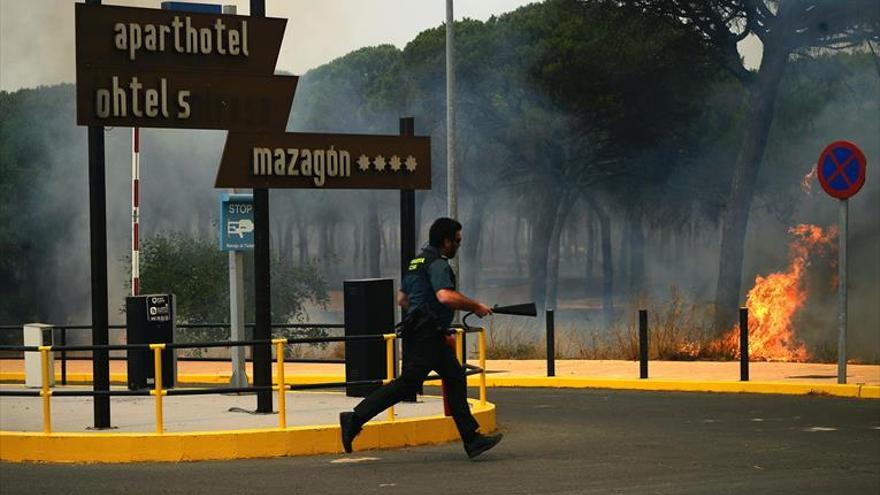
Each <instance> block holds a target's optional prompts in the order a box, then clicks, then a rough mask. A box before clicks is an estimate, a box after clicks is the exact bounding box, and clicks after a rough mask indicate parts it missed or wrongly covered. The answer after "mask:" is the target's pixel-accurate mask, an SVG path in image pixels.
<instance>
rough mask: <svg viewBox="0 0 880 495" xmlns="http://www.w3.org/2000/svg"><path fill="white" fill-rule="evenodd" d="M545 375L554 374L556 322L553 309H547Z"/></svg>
mask: <svg viewBox="0 0 880 495" xmlns="http://www.w3.org/2000/svg"><path fill="white" fill-rule="evenodd" d="M547 376H556V324H555V322H554V318H553V310H552V309H548V310H547Z"/></svg>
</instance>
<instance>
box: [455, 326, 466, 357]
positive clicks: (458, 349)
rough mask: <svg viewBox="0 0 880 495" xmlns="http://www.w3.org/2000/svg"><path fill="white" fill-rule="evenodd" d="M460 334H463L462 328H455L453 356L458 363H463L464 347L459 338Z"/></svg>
mask: <svg viewBox="0 0 880 495" xmlns="http://www.w3.org/2000/svg"><path fill="white" fill-rule="evenodd" d="M462 334H464V329H462V328H456V329H455V357H457V358H458V362H459V364H464V347H463V342H462V338H461V336H462Z"/></svg>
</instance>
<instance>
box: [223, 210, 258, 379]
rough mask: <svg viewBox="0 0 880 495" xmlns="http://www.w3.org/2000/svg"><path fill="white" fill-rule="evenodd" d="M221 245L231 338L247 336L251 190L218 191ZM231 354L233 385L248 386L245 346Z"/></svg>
mask: <svg viewBox="0 0 880 495" xmlns="http://www.w3.org/2000/svg"><path fill="white" fill-rule="evenodd" d="M220 249H221V250H222V251H229V324H230V325H229V326H230V339H231V340H233V341H236V340H238V341H241V340H247V339H246V336H245V331H244V257H243V256H242V252H243V251H253V249H254V196H253V194H229V193H223V194H221V195H220ZM230 352H231V354H232V377H231V378H230V380H229V384H230V386H232V387H238V388H244V387H247V386H248V380H247V372H246V371H245V353H244V347H242V346H235V347H233V348H232V349H230Z"/></svg>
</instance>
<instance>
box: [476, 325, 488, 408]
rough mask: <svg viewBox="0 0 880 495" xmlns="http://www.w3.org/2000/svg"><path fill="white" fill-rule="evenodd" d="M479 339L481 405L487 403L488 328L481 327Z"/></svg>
mask: <svg viewBox="0 0 880 495" xmlns="http://www.w3.org/2000/svg"><path fill="white" fill-rule="evenodd" d="M477 337H478V339H479V348H480V369H481V370H482V371H481V372H480V405H481V406H485V405H486V329H485V328H481V329H480V334H479V335H478V336H477Z"/></svg>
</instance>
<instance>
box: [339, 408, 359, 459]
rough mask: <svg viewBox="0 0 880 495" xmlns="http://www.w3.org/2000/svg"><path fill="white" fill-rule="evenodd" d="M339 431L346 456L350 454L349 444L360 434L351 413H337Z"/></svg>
mask: <svg viewBox="0 0 880 495" xmlns="http://www.w3.org/2000/svg"><path fill="white" fill-rule="evenodd" d="M339 429H340V431H341V433H342V448H343V449H345V453H346V454H351V442H353V441H354V437H356V436H358V433H360V432H361V427H360V426H359V425H358V424H357V419H356V418H355V416H354V413H353V412H342V413H339Z"/></svg>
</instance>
